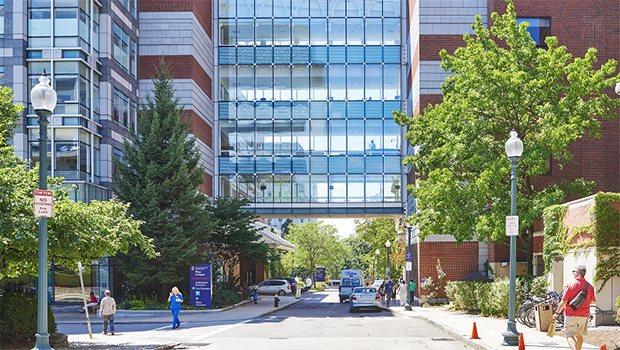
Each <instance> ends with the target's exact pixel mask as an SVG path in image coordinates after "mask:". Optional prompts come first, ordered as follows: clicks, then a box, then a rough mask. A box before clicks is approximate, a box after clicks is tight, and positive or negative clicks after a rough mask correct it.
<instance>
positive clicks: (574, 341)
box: [553, 265, 596, 350]
mask: <svg viewBox="0 0 620 350" xmlns="http://www.w3.org/2000/svg"><path fill="white" fill-rule="evenodd" d="M585 275H586V267H585V266H584V265H579V266H577V267H575V268H574V269H573V277H574V278H575V280H574V281H573V282H571V283H569V284H567V285H566V287H564V296H563V297H562V302H561V303H560V305H558V309H557V310H556V313H555V314H553V319H554V320H555V319H556V318H557V317H558V314H557V313H560V312H562V310H563V309H564V308H565V307H566V305H567V304H568V303H570V302H571V300H573V299H574V298H575V297H576V296H577V294H579V292H581V291H582V290H584V289H585V288H586V283H587V282H586V280H585V278H583V277H584V276H585ZM591 304H596V296H595V295H594V286H592V285H591V284H590V285H589V286H588V293H587V296H586V300H585V301H584V303H583V304H582V305H581V306H580V307H579V308H578V309H577V310H573V309H572V308H571V307H566V312H565V317H564V325H565V326H566V340H567V341H568V346H570V348H571V349H572V350H581V346H582V345H583V336H584V335H585V334H588V317H589V316H590V305H591Z"/></svg>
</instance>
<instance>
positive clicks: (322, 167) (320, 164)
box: [310, 157, 327, 174]
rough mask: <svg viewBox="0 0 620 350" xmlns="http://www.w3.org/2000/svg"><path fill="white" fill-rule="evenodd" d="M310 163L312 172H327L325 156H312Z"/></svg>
mask: <svg viewBox="0 0 620 350" xmlns="http://www.w3.org/2000/svg"><path fill="white" fill-rule="evenodd" d="M310 165H311V166H312V167H311V168H310V172H311V173H312V174H327V157H312V158H310Z"/></svg>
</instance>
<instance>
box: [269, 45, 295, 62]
mask: <svg viewBox="0 0 620 350" xmlns="http://www.w3.org/2000/svg"><path fill="white" fill-rule="evenodd" d="M273 62H274V63H291V48H290V47H289V46H285V47H283V46H276V47H274V48H273Z"/></svg>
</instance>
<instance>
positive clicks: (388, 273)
mask: <svg viewBox="0 0 620 350" xmlns="http://www.w3.org/2000/svg"><path fill="white" fill-rule="evenodd" d="M391 246H392V243H390V240H389V239H388V240H387V241H385V248H386V250H387V264H386V265H385V279H386V280H387V279H388V277H389V276H390V247H391Z"/></svg>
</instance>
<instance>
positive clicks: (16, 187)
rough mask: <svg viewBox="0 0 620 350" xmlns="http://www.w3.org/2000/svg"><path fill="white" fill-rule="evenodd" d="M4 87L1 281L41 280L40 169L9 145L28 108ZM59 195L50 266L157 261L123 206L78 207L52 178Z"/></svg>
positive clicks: (0, 106) (0, 97)
mask: <svg viewBox="0 0 620 350" xmlns="http://www.w3.org/2000/svg"><path fill="white" fill-rule="evenodd" d="M12 97H13V95H12V94H11V90H10V89H9V88H6V87H1V88H0V278H5V277H17V276H19V275H21V274H24V273H27V274H30V275H32V276H37V275H38V253H39V251H38V246H39V228H38V218H37V217H35V216H34V215H33V212H32V210H33V209H32V208H33V201H34V199H33V193H34V190H35V189H38V188H39V175H38V174H39V169H38V166H36V167H34V168H30V166H29V162H27V161H24V160H22V159H20V158H19V157H17V156H16V155H15V153H14V151H13V149H14V147H12V146H10V145H9V143H8V142H9V140H10V139H11V138H12V136H13V129H14V128H15V127H16V123H17V121H18V120H19V119H20V113H21V110H22V106H19V105H13V104H12V103H11V101H12ZM48 182H49V188H50V190H52V191H53V192H54V216H53V217H51V218H48V257H49V260H50V261H53V262H54V263H56V264H60V265H63V266H65V267H67V268H70V269H73V270H75V271H76V272H77V263H78V262H79V261H80V262H84V263H86V262H90V261H92V260H93V259H97V258H99V257H102V256H105V255H114V254H116V253H117V252H126V251H128V249H129V248H130V247H131V246H136V247H137V248H136V250H138V251H140V254H146V256H149V257H153V256H155V251H154V249H153V245H152V244H151V242H150V240H149V239H147V237H145V236H143V235H142V234H141V233H140V231H139V226H140V221H137V220H134V219H133V218H132V217H131V216H128V215H127V205H124V204H122V203H119V202H117V201H105V202H98V201H93V202H91V203H88V204H87V203H78V202H74V201H72V200H70V199H69V196H68V189H66V188H63V187H61V185H62V179H60V178H48Z"/></svg>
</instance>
